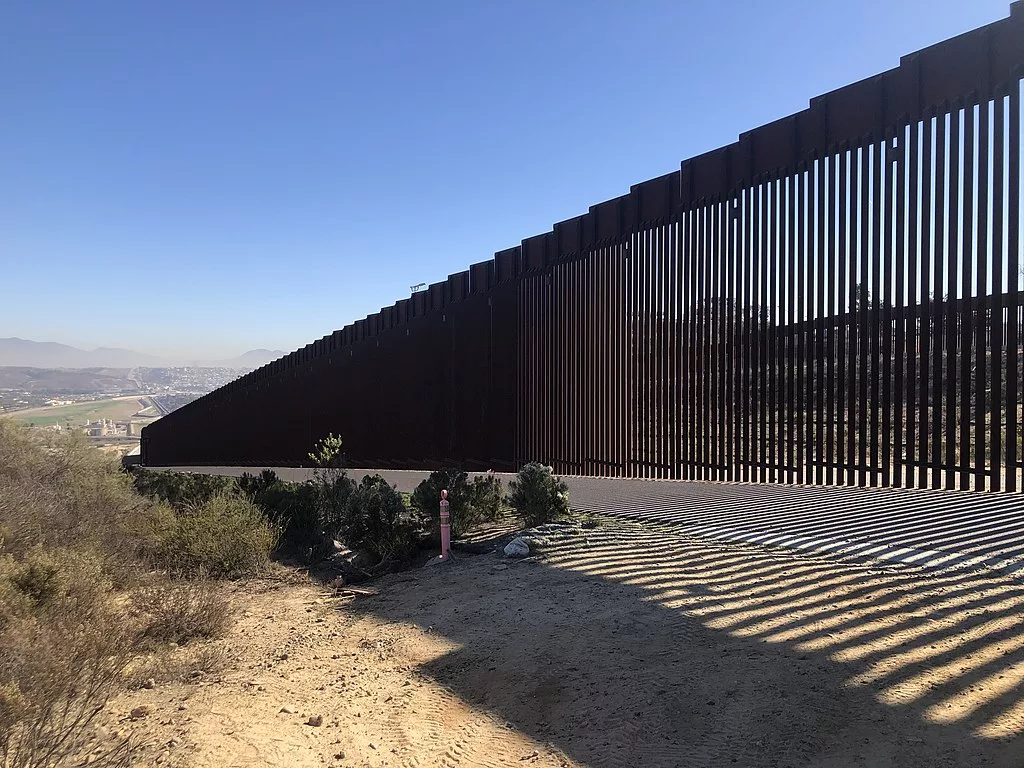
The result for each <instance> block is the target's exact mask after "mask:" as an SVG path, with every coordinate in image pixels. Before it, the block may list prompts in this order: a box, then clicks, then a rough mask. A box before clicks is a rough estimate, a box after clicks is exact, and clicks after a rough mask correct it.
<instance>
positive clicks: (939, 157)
mask: <svg viewBox="0 0 1024 768" xmlns="http://www.w3.org/2000/svg"><path fill="white" fill-rule="evenodd" d="M1022 66H1024V8H1022V6H1021V4H1020V3H1015V4H1014V5H1013V6H1012V11H1011V14H1010V16H1009V17H1008V18H1006V19H1003V20H1001V21H998V22H996V23H994V24H991V25H988V26H987V27H983V28H981V29H978V30H974V31H972V32H969V33H967V34H965V35H961V36H958V37H956V38H952V39H950V40H948V41H945V42H943V43H940V44H938V45H935V46H932V47H930V48H927V49H924V50H923V51H919V52H917V53H915V54H912V55H910V56H907V57H904V58H903V60H902V61H901V64H900V66H899V67H898V68H896V69H893V70H890V71H888V72H885V73H882V74H881V75H878V76H876V77H874V78H870V79H868V80H865V81H862V82H859V83H855V84H853V85H851V86H848V87H846V88H842V89H840V90H837V91H833V92H831V93H829V94H826V95H824V96H821V97H818V98H816V99H814V100H812V102H811V105H810V107H809V108H808V109H807V110H804V111H802V112H800V113H797V114H795V115H792V116H790V117H788V118H785V119H783V120H779V121H776V122H774V123H770V124H768V125H765V126H762V127H761V128H758V129H755V130H753V131H751V132H749V133H746V134H743V135H742V136H741V137H740V139H739V141H737V142H736V143H734V144H731V145H729V146H726V147H723V148H722V149H720V150H716V151H714V152H710V153H707V154H705V155H701V156H699V157H696V158H692V159H690V160H687V161H684V162H683V163H682V164H681V167H680V169H679V170H678V171H676V172H674V173H671V174H668V175H666V176H662V177H659V178H657V179H652V180H650V181H647V182H644V183H642V184H639V185H636V186H635V187H633V188H632V189H631V191H630V193H629V194H628V195H624V196H622V197H619V198H615V199H613V200H609V201H606V202H604V203H601V204H599V205H596V206H593V207H592V208H591V209H590V210H589V212H588V213H587V214H584V215H583V216H580V217H577V218H574V219H570V220H568V221H565V222H561V223H559V224H556V225H555V227H554V228H553V230H552V231H551V232H548V233H546V234H543V235H538V236H536V237H532V238H528V239H527V240H524V241H523V242H522V244H521V245H520V246H517V247H515V248H511V249H508V250H506V251H502V252H499V253H498V254H496V255H495V257H494V259H493V260H491V261H487V262H481V263H479V264H475V265H473V266H472V267H471V268H470V269H469V270H467V271H466V272H462V273H458V274H456V275H451V276H450V277H449V278H448V279H447V280H446V281H443V282H440V283H436V284H433V285H431V286H429V288H427V289H426V290H424V291H420V292H417V293H415V294H413V295H412V296H410V297H409V298H407V299H402V300H400V301H398V302H397V303H396V304H395V305H394V306H392V307H387V308H385V309H382V310H381V311H380V312H379V313H377V314H375V315H371V316H368V317H367V318H365V319H363V320H359V321H356V322H355V323H352V324H351V325H349V326H346V327H345V328H344V329H342V330H339V331H335V332H334V333H333V334H331V335H329V336H325V337H324V338H322V339H320V340H318V341H317V342H314V343H313V344H310V345H307V346H306V347H305V348H303V349H301V350H297V351H296V352H293V353H292V354H290V355H288V356H286V357H284V358H282V359H281V360H278V361H275V362H273V363H270V364H269V365H267V366H264V367H263V368H261V369H259V370H257V371H254V372H252V373H250V374H248V375H246V376H244V377H242V378H241V379H239V380H237V381H235V382H233V383H231V384H229V385H227V386H225V387H222V388H221V389H219V390H217V391H215V392H213V393H211V394H209V395H207V396H205V397H203V398H200V399H199V400H196V401H194V402H193V403H191V404H190V405H187V406H185V407H184V408H182V409H180V410H178V411H176V412H174V413H172V414H170V415H169V416H166V417H164V418H163V419H161V420H160V421H158V422H156V423H155V424H153V425H151V426H149V427H147V428H146V429H145V430H144V431H143V455H144V461H145V463H147V464H151V465H162V464H166V465H174V464H178V465H182V464H185V465H188V464H207V465H211V464H213V465H216V464H233V465H264V466H269V465H295V464H301V463H303V462H304V461H305V459H306V454H307V453H308V452H309V450H310V449H311V448H312V445H313V443H314V442H315V441H316V440H317V439H318V438H320V437H322V436H324V435H326V434H327V433H329V432H333V433H340V434H341V435H342V436H343V438H344V440H345V446H346V454H347V455H346V459H347V461H348V462H349V463H350V464H351V465H352V466H364V467H382V468H387V467H393V468H432V467H437V466H443V465H456V466H463V467H465V468H467V469H487V468H492V469H495V470H509V469H514V468H516V467H517V466H519V465H521V464H522V463H524V462H526V461H529V460H539V461H544V462H546V463H550V464H552V465H553V466H554V467H555V469H556V471H558V472H560V473H566V474H579V475H601V476H621V477H649V478H675V479H684V478H685V479H706V480H730V481H755V482H785V483H816V484H826V485H829V484H842V485H856V486H903V487H934V488H940V487H941V488H947V489H952V488H959V489H978V490H981V489H988V490H1006V491H1016V490H1018V489H1020V488H1021V485H1022V484H1021V481H1020V477H1019V472H1020V463H1021V462H1020V458H1021V453H1022V450H1021V448H1022V446H1021V442H1020V441H1021V432H1020V428H1019V423H1020V418H1021V410H1020V409H1021V405H1022V402H1024V398H1022V393H1021V392H1020V387H1021V384H1022V382H1024V375H1022V374H1024V371H1022V370H1021V365H1022V356H1021V350H1020V323H1021V313H1022V306H1021V292H1020V287H1021V281H1022V275H1021V269H1022V266H1024V265H1022V262H1021V242H1020V218H1021V207H1020V192H1021V190H1020V185H1021V177H1020V150H1021V132H1020V120H1021V106H1020V88H1021V75H1022Z"/></svg>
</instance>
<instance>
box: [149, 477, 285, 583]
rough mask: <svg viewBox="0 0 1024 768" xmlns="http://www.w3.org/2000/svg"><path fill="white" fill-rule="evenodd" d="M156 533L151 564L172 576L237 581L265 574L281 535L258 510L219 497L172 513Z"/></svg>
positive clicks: (236, 497) (239, 498)
mask: <svg viewBox="0 0 1024 768" xmlns="http://www.w3.org/2000/svg"><path fill="white" fill-rule="evenodd" d="M168 523H169V526H168V528H167V529H166V530H164V531H162V532H161V533H160V536H159V539H158V541H157V542H156V546H155V548H154V552H153V555H154V558H155V560H156V562H157V563H158V564H159V565H160V566H162V567H164V568H166V569H167V570H168V571H170V572H171V573H174V574H178V575H183V576H194V575H202V574H205V575H209V576H212V577H227V578H238V577H242V576H252V575H256V574H259V573H262V572H263V571H264V570H266V568H267V566H268V565H269V561H270V553H271V552H273V550H274V547H275V546H276V545H277V542H278V538H279V536H280V529H279V528H278V527H277V526H275V525H274V524H273V523H272V522H271V521H270V520H268V519H267V516H266V515H265V514H264V512H263V510H262V509H260V508H259V507H258V506H256V504H254V503H253V502H252V500H251V499H249V498H246V497H245V496H243V495H241V494H236V493H224V494H220V495H218V496H214V497H212V498H211V499H209V500H208V501H206V502H203V503H201V504H190V505H188V506H186V507H185V508H183V509H181V510H177V511H176V512H175V514H174V516H173V519H172V520H170V521H168Z"/></svg>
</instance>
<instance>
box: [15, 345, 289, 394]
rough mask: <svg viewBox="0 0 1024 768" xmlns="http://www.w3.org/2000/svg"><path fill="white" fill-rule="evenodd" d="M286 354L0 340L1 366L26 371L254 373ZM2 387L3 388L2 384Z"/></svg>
mask: <svg viewBox="0 0 1024 768" xmlns="http://www.w3.org/2000/svg"><path fill="white" fill-rule="evenodd" d="M282 355H284V352H282V351H280V350H272V349H251V350H249V351H248V352H245V353H244V354H241V355H238V356H237V357H232V358H227V359H223V360H198V359H197V360H180V359H178V360H175V359H165V358H161V357H157V356H155V355H148V354H145V353H143V352H136V351H134V350H131V349H119V348H117V347H98V348H97V349H93V350H85V349H79V348H77V347H72V346H68V345H67V344H58V343H56V342H52V341H31V340H29V339H19V338H16V337H11V338H0V366H19V367H27V368H88V369H103V368H128V369H130V368H140V367H144V368H171V367H186V366H187V367H194V368H232V369H239V370H253V369H254V368H259V367H260V366H262V365H265V364H267V363H269V362H271V361H272V360H276V359H277V358H279V357H281V356H282ZM0 386H2V385H0Z"/></svg>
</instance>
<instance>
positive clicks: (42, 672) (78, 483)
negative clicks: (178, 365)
mask: <svg viewBox="0 0 1024 768" xmlns="http://www.w3.org/2000/svg"><path fill="white" fill-rule="evenodd" d="M198 486H203V490H202V491H199V490H196V488H197V487H198ZM208 490H209V488H207V487H206V484H205V483H197V484H194V486H193V488H192V489H191V490H190V491H189V493H190V494H191V495H192V497H193V498H199V497H200V496H204V497H205V498H204V499H203V500H202V501H190V502H188V503H187V504H183V505H182V507H181V508H180V509H179V508H176V507H173V506H171V505H169V504H167V503H165V502H161V501H156V500H154V499H151V498H147V497H145V496H143V495H140V494H139V493H137V492H136V491H135V489H134V488H133V486H132V479H131V478H130V477H128V476H127V475H126V474H125V473H124V472H123V471H122V470H121V468H120V465H119V463H118V462H117V460H116V459H114V458H112V457H110V456H108V455H106V454H104V453H103V452H101V451H99V450H97V449H95V448H94V447H92V446H90V445H88V444H87V442H86V441H85V439H84V438H83V437H81V436H77V435H63V436H60V435H46V434H39V433H35V434H31V433H29V432H28V431H27V430H25V429H23V428H21V427H19V426H17V425H15V424H14V423H12V422H9V421H7V420H0V766H4V767H5V768H7V767H8V766H11V767H13V766H18V768H37V767H38V768H42V766H54V767H59V766H64V765H71V764H77V763H78V762H80V758H81V754H80V753H81V749H82V747H83V744H84V743H85V740H86V739H87V737H88V735H89V734H90V732H91V730H92V725H93V721H94V718H95V717H96V715H97V713H98V712H99V711H100V710H101V709H102V707H103V705H104V703H105V702H106V701H107V700H108V699H109V698H110V697H111V696H112V695H113V694H114V693H116V692H117V691H118V690H119V689H121V688H122V687H124V686H125V685H126V674H127V672H126V670H128V668H129V666H130V665H131V664H132V662H133V660H134V659H136V658H137V657H138V656H139V654H140V653H142V652H145V653H146V654H148V655H149V656H150V657H153V658H159V657H160V656H161V654H163V653H170V649H171V648H176V647H177V646H178V645H181V644H186V643H189V642H191V641H194V640H200V639H206V638H211V637H216V636H218V635H219V634H221V633H222V632H223V631H224V630H225V628H226V627H227V623H228V621H229V616H230V613H229V611H228V610H227V604H226V602H225V599H224V598H223V596H222V595H221V594H220V591H219V588H218V586H217V585H216V584H215V583H213V582H210V581H207V580H205V577H206V576H207V575H217V576H220V575H224V576H228V575H230V576H237V575H247V574H250V573H255V572H258V571H259V570H261V569H262V568H263V567H265V565H266V563H267V558H268V556H269V553H270V550H271V549H272V548H273V545H274V540H275V528H274V526H273V524H272V523H271V522H270V521H269V520H268V519H267V518H266V516H265V515H263V514H262V513H261V512H260V511H259V510H258V508H256V507H255V506H254V505H253V504H252V503H251V502H249V501H247V500H246V499H244V498H241V497H238V496H235V495H230V494H225V493H224V492H223V490H222V489H216V490H213V491H211V492H209V493H207V491H208ZM194 577H203V580H201V581H191V580H190V579H192V578H194ZM165 649H166V650H165ZM132 752H133V748H132V745H130V744H128V743H127V742H126V741H121V742H112V743H111V746H110V747H109V749H107V750H106V751H103V750H102V749H101V750H100V751H95V750H94V751H91V752H90V759H89V762H90V763H91V764H93V765H99V766H103V765H128V764H130V762H131V761H132V760H133V755H132Z"/></svg>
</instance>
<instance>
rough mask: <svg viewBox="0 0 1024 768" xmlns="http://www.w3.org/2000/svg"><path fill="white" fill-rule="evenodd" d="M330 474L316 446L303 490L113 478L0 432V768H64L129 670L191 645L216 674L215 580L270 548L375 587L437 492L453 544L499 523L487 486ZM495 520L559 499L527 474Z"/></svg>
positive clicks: (541, 475) (117, 757)
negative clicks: (330, 563) (355, 564)
mask: <svg viewBox="0 0 1024 768" xmlns="http://www.w3.org/2000/svg"><path fill="white" fill-rule="evenodd" d="M340 457H341V440H340V438H337V437H334V436H328V438H326V439H325V440H323V441H321V442H320V443H318V444H317V446H316V448H315V450H314V452H313V453H311V454H310V458H311V459H312V460H313V461H314V463H315V465H316V470H315V472H314V474H313V478H312V479H311V480H310V481H309V482H307V483H286V482H283V481H282V480H281V479H280V478H278V477H277V476H276V475H275V474H274V473H273V472H269V471H265V472H262V473H261V474H259V475H257V476H250V475H245V476H243V477H242V478H240V479H238V480H235V479H231V478H220V477H212V476H202V475H192V474H183V473H174V472H151V471H146V470H143V469H136V470H135V471H133V473H132V474H131V475H128V474H127V473H125V472H124V471H122V470H121V468H120V465H119V463H118V462H117V460H116V459H114V458H112V457H110V456H109V455H107V454H104V453H102V452H101V451H99V450H97V449H95V448H93V447H91V446H90V445H88V443H87V442H86V440H85V439H84V438H83V437H81V436H77V435H63V436H61V435H54V434H41V433H29V432H28V431H27V430H26V429H24V428H22V427H19V426H17V425H15V424H13V423H12V422H9V421H6V420H0V766H2V767H3V768H8V767H9V766H10V767H13V766H17V767H18V768H42V767H43V766H48V767H51V768H60V767H61V766H65V765H70V764H73V763H75V762H78V761H80V758H81V750H82V747H83V744H84V743H85V741H86V739H87V737H88V735H89V733H90V731H91V728H92V724H93V720H94V718H95V717H96V715H97V713H98V712H99V711H100V710H101V709H102V707H103V704H104V703H105V702H106V701H107V699H108V698H109V697H110V696H111V695H113V694H114V693H115V692H116V691H117V690H119V689H120V688H123V687H124V686H126V685H129V684H130V679H134V678H137V677H138V676H139V674H142V673H143V672H145V670H152V669H173V668H174V667H175V665H176V664H177V665H180V663H181V661H180V660H181V658H183V657H182V653H183V647H185V646H188V647H191V644H193V643H196V644H197V651H196V652H194V653H191V654H186V655H187V658H188V664H190V665H192V666H195V667H196V668H197V669H201V668H205V667H208V666H211V665H215V664H216V663H217V661H216V655H217V654H216V653H215V652H214V650H215V649H211V650H210V651H209V652H207V651H206V650H204V646H203V644H202V642H201V641H203V640H207V639H210V638H215V637H218V636H220V635H221V634H223V632H224V631H225V630H226V628H227V627H228V624H229V623H230V615H231V611H230V606H229V604H228V603H227V601H226V599H225V597H224V596H223V593H222V590H221V588H220V586H219V585H218V583H217V581H216V580H217V579H224V578H231V579H236V578H244V577H248V576H253V575H258V574H260V573H262V572H264V571H265V570H266V569H267V567H268V566H269V564H270V558H271V555H272V554H273V553H274V551H275V550H276V549H283V550H286V551H290V552H291V553H293V554H296V553H297V554H300V555H302V556H304V557H306V558H310V559H314V560H315V559H317V558H322V557H323V556H324V555H325V554H330V553H331V552H333V551H334V550H335V549H336V544H335V540H336V539H337V540H340V541H341V542H343V543H344V545H345V546H347V547H348V548H349V549H350V550H352V551H353V552H354V553H355V554H357V555H358V556H360V557H362V558H364V562H369V563H373V564H375V565H371V566H370V567H372V568H374V569H375V570H377V571H380V570H385V569H390V568H393V567H396V566H398V565H401V564H404V563H408V562H409V561H410V559H412V558H414V557H415V556H416V554H417V552H418V550H419V549H420V548H421V547H422V546H424V545H426V546H427V547H433V546H435V544H436V541H437V537H436V526H437V519H438V516H437V511H438V502H439V500H440V493H441V490H442V489H446V490H448V492H449V496H448V498H449V502H450V504H451V507H450V508H451V513H452V526H453V531H454V534H455V536H456V537H458V536H462V535H464V534H465V533H467V532H468V531H470V530H471V529H472V528H473V527H475V526H477V525H479V524H480V523H483V522H487V521H491V520H495V519H498V518H499V517H501V516H502V515H503V514H504V510H505V509H506V499H505V496H504V494H503V488H502V484H501V481H500V480H498V479H497V478H495V477H493V476H482V477H476V478H473V479H470V478H469V477H468V476H467V475H466V473H464V472H458V471H452V470H442V471H438V472H434V473H433V474H431V476H430V477H429V478H428V479H427V480H425V481H424V482H423V483H421V484H420V486H419V487H418V488H417V489H416V491H415V492H414V493H413V494H412V495H411V496H410V497H409V503H408V504H407V503H406V500H405V498H404V497H403V496H402V494H400V493H398V491H396V490H395V488H394V487H393V486H391V485H389V484H388V483H387V482H386V481H385V480H384V478H382V477H380V476H379V475H369V476H366V477H364V478H363V479H362V480H361V482H359V483H358V484H357V483H355V482H354V481H353V480H352V479H351V478H350V477H349V476H348V475H347V473H346V472H345V470H344V469H342V468H341V467H340V466H339V465H340V463H341V462H340ZM507 503H508V505H509V506H511V507H512V509H513V510H514V511H515V512H516V513H517V514H518V515H519V516H520V517H521V518H522V520H523V522H524V523H525V524H526V525H535V524H537V523H539V522H545V521H548V520H551V519H557V518H558V517H561V516H563V515H564V514H567V512H568V500H567V496H566V492H565V484H564V483H561V482H560V481H559V480H558V479H557V478H555V477H554V476H553V475H552V474H551V471H550V469H549V468H546V467H543V466H541V465H539V464H530V465H527V466H526V467H524V468H523V470H522V471H521V472H520V474H519V476H518V478H517V479H516V480H515V481H513V482H512V483H511V485H510V494H509V496H508V499H507ZM143 656H144V657H145V662H144V663H143V664H142V666H141V667H140V664H138V663H136V662H137V661H138V660H139V659H140V658H143ZM172 657H173V658H172ZM140 669H143V672H140ZM149 674H151V675H152V673H149ZM153 676H155V675H153ZM132 752H133V748H132V746H131V745H130V744H128V743H127V742H120V743H114V744H113V746H112V747H111V748H110V749H109V750H108V751H107V752H97V751H91V752H90V759H89V762H90V763H91V764H94V765H100V766H103V765H127V764H129V763H130V762H131V760H132V759H133V755H132Z"/></svg>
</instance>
